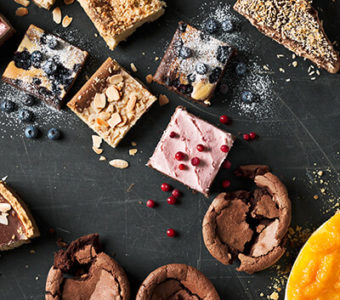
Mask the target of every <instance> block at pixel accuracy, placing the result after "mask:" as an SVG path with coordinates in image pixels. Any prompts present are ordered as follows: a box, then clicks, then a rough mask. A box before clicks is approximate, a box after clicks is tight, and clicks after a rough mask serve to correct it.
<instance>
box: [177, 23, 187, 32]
mask: <svg viewBox="0 0 340 300" xmlns="http://www.w3.org/2000/svg"><path fill="white" fill-rule="evenodd" d="M178 28H179V30H180V31H181V32H185V30H186V29H187V24H185V23H183V22H180V23H179V27H178Z"/></svg>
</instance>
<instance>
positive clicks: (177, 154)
mask: <svg viewBox="0 0 340 300" xmlns="http://www.w3.org/2000/svg"><path fill="white" fill-rule="evenodd" d="M175 158H176V159H177V160H183V159H184V158H185V154H184V153H183V152H181V151H178V152H177V153H176V154H175Z"/></svg>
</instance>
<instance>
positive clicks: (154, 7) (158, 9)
mask: <svg viewBox="0 0 340 300" xmlns="http://www.w3.org/2000/svg"><path fill="white" fill-rule="evenodd" d="M78 1H79V3H80V5H81V6H82V7H83V9H84V10H85V12H86V13H87V15H88V16H89V17H90V19H91V21H92V22H93V24H94V25H95V26H96V28H97V30H98V31H99V33H100V35H101V36H102V37H103V39H104V40H105V41H106V43H107V45H108V46H109V48H110V49H111V50H113V49H114V48H115V47H116V46H117V45H118V44H119V43H120V42H121V41H124V40H126V39H127V38H128V37H129V36H130V35H131V34H132V33H134V31H135V30H136V29H137V28H138V27H140V26H142V25H143V24H144V23H147V22H153V21H155V20H157V19H158V18H159V17H160V16H161V15H163V13H164V11H165V7H166V4H165V2H163V1H160V0H119V1H117V0H105V1H104V0H78Z"/></svg>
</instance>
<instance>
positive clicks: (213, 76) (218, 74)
mask: <svg viewBox="0 0 340 300" xmlns="http://www.w3.org/2000/svg"><path fill="white" fill-rule="evenodd" d="M221 73H222V69H221V68H220V67H216V68H215V69H214V70H212V72H211V74H210V75H209V83H215V82H216V81H218V80H219V78H220V77H221Z"/></svg>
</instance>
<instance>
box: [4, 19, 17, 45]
mask: <svg viewBox="0 0 340 300" xmlns="http://www.w3.org/2000/svg"><path fill="white" fill-rule="evenodd" d="M14 33H15V30H14V28H13V27H12V25H11V24H10V23H9V22H8V21H7V20H6V18H5V17H4V16H3V15H2V14H0V46H2V45H3V44H4V43H5V42H6V41H7V40H8V39H9V38H10V37H11V36H12V35H13V34H14Z"/></svg>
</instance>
